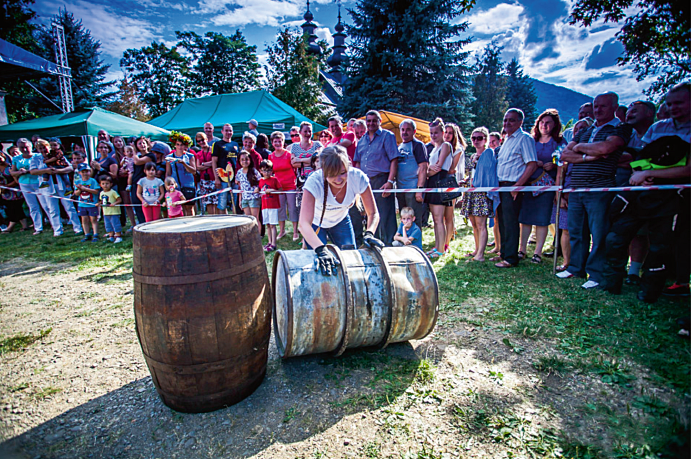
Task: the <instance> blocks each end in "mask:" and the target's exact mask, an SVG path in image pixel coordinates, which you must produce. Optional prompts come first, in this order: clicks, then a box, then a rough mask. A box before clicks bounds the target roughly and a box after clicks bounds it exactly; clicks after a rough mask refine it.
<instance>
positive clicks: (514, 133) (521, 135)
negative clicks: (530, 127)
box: [493, 108, 537, 268]
mask: <svg viewBox="0 0 691 459" xmlns="http://www.w3.org/2000/svg"><path fill="white" fill-rule="evenodd" d="M524 118H525V117H524V115H523V112H522V111H521V110H519V109H517V108H510V109H509V110H508V111H507V112H506V114H505V115H504V130H505V131H506V140H504V143H503V145H502V146H501V148H500V149H499V155H498V156H497V176H498V177H499V186H523V185H526V184H528V179H529V178H530V176H531V175H532V173H533V172H535V169H537V153H536V151H535V140H534V139H533V137H532V136H531V135H530V134H528V133H527V132H525V131H524V130H523V128H522V126H523V120H524ZM499 199H500V200H501V206H500V207H499V214H500V215H499V234H500V235H501V252H500V256H499V257H495V258H494V259H493V260H497V258H499V259H501V261H499V263H497V264H496V265H495V266H496V267H497V268H512V267H515V266H518V260H519V258H518V239H519V237H520V234H521V229H520V225H519V223H518V216H519V214H520V213H521V205H522V204H523V194H522V193H518V192H516V191H512V192H502V193H499Z"/></svg>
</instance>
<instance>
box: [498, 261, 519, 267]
mask: <svg viewBox="0 0 691 459" xmlns="http://www.w3.org/2000/svg"><path fill="white" fill-rule="evenodd" d="M494 266H496V267H497V268H513V267H514V265H512V264H511V263H509V262H508V261H500V262H499V263H497V264H496V265H494Z"/></svg>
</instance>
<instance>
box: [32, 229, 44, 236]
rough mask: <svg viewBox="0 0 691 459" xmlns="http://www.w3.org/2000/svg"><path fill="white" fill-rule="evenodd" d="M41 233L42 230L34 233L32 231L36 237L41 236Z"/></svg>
mask: <svg viewBox="0 0 691 459" xmlns="http://www.w3.org/2000/svg"><path fill="white" fill-rule="evenodd" d="M42 232H43V230H36V231H34V236H37V235H39V234H41V233H42Z"/></svg>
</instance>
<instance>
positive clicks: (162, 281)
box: [132, 256, 266, 285]
mask: <svg viewBox="0 0 691 459" xmlns="http://www.w3.org/2000/svg"><path fill="white" fill-rule="evenodd" d="M263 263H266V261H265V260H264V257H263V256H262V257H257V258H255V259H254V260H252V261H250V262H249V263H245V264H241V265H237V266H234V267H232V268H230V269H224V270H223V271H215V272H212V273H203V274H192V275H189V276H174V277H162V276H142V275H141V274H137V273H135V272H132V278H133V279H134V281H135V282H139V283H140V284H147V285H187V284H198V283H200V282H213V281H217V280H219V279H225V278H227V277H231V276H235V275H237V274H241V273H243V272H245V271H247V270H249V269H252V268H256V267H257V266H260V265H261V264H263Z"/></svg>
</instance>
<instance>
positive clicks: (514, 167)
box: [497, 128, 537, 182]
mask: <svg viewBox="0 0 691 459" xmlns="http://www.w3.org/2000/svg"><path fill="white" fill-rule="evenodd" d="M531 161H537V153H536V152H535V139H533V137H532V136H531V135H530V134H528V133H527V132H525V131H524V130H523V128H518V130H517V131H516V132H514V133H513V134H511V135H510V136H508V137H507V138H506V140H505V141H504V144H503V145H502V146H501V149H500V150H499V155H498V156H497V176H498V177H499V181H500V182H517V181H518V179H520V178H521V176H522V175H523V172H525V165H526V164H527V163H529V162H531Z"/></svg>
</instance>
